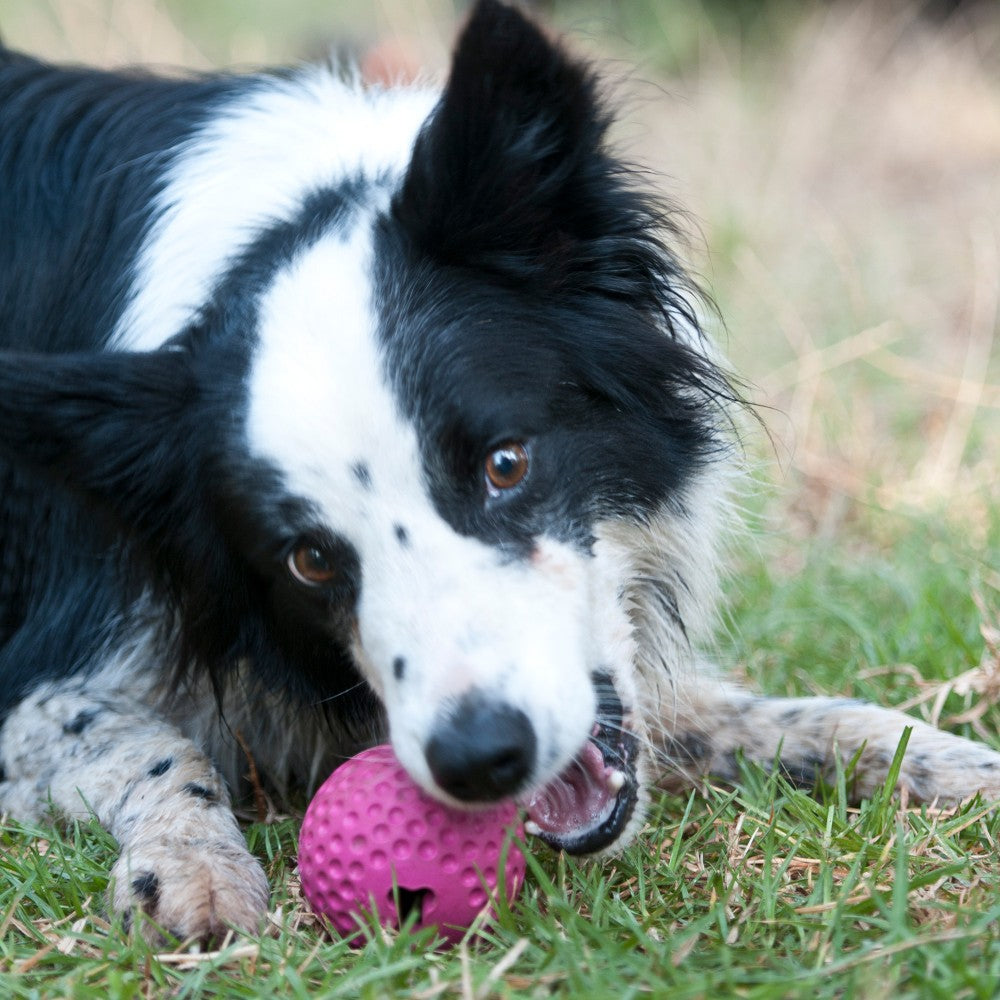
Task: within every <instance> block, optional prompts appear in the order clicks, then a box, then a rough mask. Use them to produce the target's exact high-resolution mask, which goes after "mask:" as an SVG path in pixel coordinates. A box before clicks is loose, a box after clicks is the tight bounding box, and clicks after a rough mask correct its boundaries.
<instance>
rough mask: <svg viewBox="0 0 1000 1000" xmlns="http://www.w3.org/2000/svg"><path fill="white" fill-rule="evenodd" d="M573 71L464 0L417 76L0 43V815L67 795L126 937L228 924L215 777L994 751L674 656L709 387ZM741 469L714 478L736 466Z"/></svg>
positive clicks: (708, 453)
mask: <svg viewBox="0 0 1000 1000" xmlns="http://www.w3.org/2000/svg"><path fill="white" fill-rule="evenodd" d="M611 120H612V117H611V115H610V113H609V112H608V110H607V106H606V102H605V100H604V99H603V98H602V96H601V88H600V84H599V82H598V80H597V78H596V76H595V74H594V72H593V70H592V69H591V68H590V67H589V66H588V65H586V64H585V63H584V62H582V61H580V60H578V59H576V58H575V57H573V56H572V55H569V54H567V52H566V51H564V47H563V46H562V45H561V43H558V42H556V41H553V40H550V38H549V37H548V36H547V35H546V34H545V33H544V32H543V31H541V30H540V29H539V28H538V27H536V26H535V25H534V24H533V23H532V22H531V21H530V20H529V19H528V18H526V17H525V16H523V15H522V14H520V13H519V12H517V11H516V10H514V9H512V8H510V7H508V6H505V5H502V4H501V3H499V2H497V0H481V2H479V3H478V4H477V5H476V6H475V8H474V9H473V10H472V12H471V14H470V16H469V18H468V20H467V22H466V24H465V27H464V29H463V30H462V32H461V34H460V37H459V40H458V42H457V44H456V48H455V51H454V56H453V61H452V65H451V69H450V75H449V77H448V79H447V83H446V84H445V86H444V88H443V90H441V91H435V90H432V89H430V88H427V87H423V86H419V85H418V86H410V87H405V88H399V89H390V88H378V87H374V88H372V87H369V88H365V87H364V86H361V85H359V84H358V83H357V82H356V81H354V80H351V79H345V78H343V77H342V76H341V75H338V73H336V72H334V71H333V70H332V69H330V68H329V67H314V68H306V69H296V70H293V71H287V72H276V73H258V74H252V75H229V74H218V75H207V76H199V77H187V78H171V79H166V78H158V77H155V76H151V75H143V74H141V73H110V72H99V71H94V70H90V69H83V68H56V67H52V66H49V65H45V64H43V63H41V62H38V61H36V60H34V59H32V58H30V57H28V56H25V55H20V54H15V53H13V52H10V51H3V53H2V54H0V183H2V189H0V190H2V192H3V194H2V195H0V344H2V357H0V456H2V457H0V510H2V522H0V525H2V556H0V643H2V646H0V672H2V679H3V687H2V691H3V693H2V704H0V709H2V720H3V722H2V727H0V763H2V768H3V781H2V784H0V806H2V808H3V810H4V811H5V812H6V813H8V814H10V815H12V816H15V817H19V818H22V819H28V820H30V819H38V818H43V817H45V816H46V815H48V814H49V813H50V811H53V810H54V811H55V812H56V813H59V814H62V815H65V816H68V817H89V816H95V817H96V818H97V819H98V820H99V821H100V822H101V823H102V824H103V825H104V826H105V827H106V828H107V829H108V830H109V831H110V832H111V834H112V835H113V836H114V837H115V838H116V839H117V841H118V844H119V845H120V849H121V853H120V857H119V858H118V860H117V861H116V862H115V864H114V868H113V871H112V873H111V876H112V878H111V885H112V889H111V895H112V903H113V906H114V908H115V909H116V910H117V911H119V912H121V913H123V914H124V915H125V919H126V922H131V923H134V924H135V925H137V926H139V927H140V928H141V932H142V933H156V934H159V933H161V932H163V933H167V932H169V933H170V934H172V935H174V936H176V937H177V938H181V939H188V938H196V939H211V938H217V937H219V936H221V935H223V934H224V933H226V931H227V930H228V929H231V928H232V929H236V930H239V931H248V932H253V931H254V930H255V929H256V928H258V927H259V926H260V922H261V920H262V917H263V915H264V914H265V913H266V910H267V904H268V887H267V883H266V880H265V877H264V874H263V871H262V869H261V866H260V864H259V863H258V862H257V860H255V859H254V858H253V857H252V856H251V855H250V853H249V852H248V850H247V846H246V844H245V841H244V839H243V836H242V834H241V832H240V829H239V827H238V824H237V821H236V819H235V817H234V814H233V811H232V808H231V795H234V796H241V795H243V794H245V793H246V791H247V780H246V778H245V772H246V771H247V759H248V757H249V758H250V759H252V761H253V762H254V763H255V767H256V770H257V771H258V772H259V774H260V780H261V781H262V782H264V783H265V784H266V786H267V787H268V788H270V789H271V791H272V793H274V794H285V793H287V791H288V790H289V788H291V787H292V786H303V787H305V788H306V789H309V788H312V787H314V786H315V785H316V783H317V782H318V781H319V780H321V779H322V778H324V777H325V776H326V775H327V773H329V771H330V770H331V769H332V768H333V767H334V766H335V765H336V764H337V762H338V761H340V760H342V759H344V758H345V757H346V756H348V755H350V754H352V753H354V752H356V751H357V750H358V749H360V748H362V747H364V746H367V745H371V744H373V743H376V742H379V741H381V740H384V739H389V740H391V743H392V746H393V747H394V749H395V752H396V754H397V756H398V757H399V759H400V761H401V762H402V763H403V765H404V766H405V767H406V769H407V771H408V772H409V773H410V774H411V775H412V777H413V778H414V780H415V781H416V782H418V783H419V784H420V785H421V786H422V787H423V788H425V789H426V790H427V791H428V792H429V793H431V794H432V795H434V796H436V797H437V798H438V799H440V800H442V801H444V802H447V803H451V804H453V805H459V806H462V807H465V808H474V807H476V806H477V805H482V804H486V803H492V802H496V801H498V800H507V799H514V800H516V801H517V802H518V803H519V804H520V805H521V806H522V807H523V809H524V810H525V812H526V815H527V817H528V818H527V823H526V827H525V829H526V830H527V831H528V832H529V833H530V834H532V835H533V836H536V837H539V838H541V839H542V840H543V841H545V842H547V843H548V844H550V845H551V846H553V847H554V848H556V849H560V850H565V851H568V852H571V853H576V854H594V855H601V854H604V853H607V852H611V851H614V850H616V849H618V848H619V847H620V846H621V845H622V844H624V843H626V842H628V841H629V840H630V839H631V838H633V837H634V836H635V835H636V832H637V830H638V829H639V827H640V826H641V823H642V817H643V812H644V808H645V805H646V802H647V800H648V798H649V795H650V790H651V789H652V788H654V787H655V786H657V785H660V786H668V787H671V786H679V785H684V784H685V783H690V782H692V781H696V780H698V779H699V778H701V777H703V776H706V775H712V776H714V777H716V778H718V779H719V780H723V781H735V780H737V779H738V777H739V766H740V757H741V756H742V757H745V758H746V759H747V760H750V761H755V762H757V763H759V764H761V765H762V766H765V767H768V766H773V765H774V764H775V762H776V761H778V762H779V764H778V766H780V767H781V768H782V769H783V770H784V771H785V773H786V774H787V775H788V776H790V777H791V778H792V780H796V781H801V782H803V783H806V784H812V783H813V782H814V781H815V780H816V779H817V778H818V777H824V776H826V777H830V776H831V775H832V774H833V773H834V771H835V768H836V767H837V766H838V762H846V761H849V760H851V759H852V758H854V757H855V756H857V764H856V771H855V780H856V785H857V787H856V789H855V790H856V793H857V794H858V795H864V794H866V793H868V792H870V791H871V790H872V789H873V788H874V787H876V786H877V785H879V784H880V783H882V782H883V781H884V780H885V778H886V774H887V772H888V768H889V764H890V762H891V760H892V757H893V754H894V752H895V750H896V747H897V744H898V742H899V740H900V738H901V736H903V734H904V733H905V732H906V730H907V729H909V730H911V732H910V736H909V744H908V750H907V753H906V756H905V759H904V760H903V763H902V768H901V771H900V774H899V787H900V789H901V790H905V791H906V793H907V794H908V795H909V797H910V799H911V800H920V801H926V802H938V803H952V802H956V801H958V800H961V799H963V798H965V797H966V796H969V795H972V794H974V793H977V792H982V793H984V794H986V795H990V796H995V795H997V794H998V793H1000V754H997V753H995V752H993V751H992V750H989V749H987V748H985V747H983V746H979V745H976V744H974V743H972V742H969V741H966V740H964V739H960V738H958V737H955V736H953V735H949V734H947V733H943V732H939V731H937V730H935V729H933V728H932V727H930V726H928V725H925V724H923V723H921V722H919V721H916V720H913V719H911V718H908V717H906V716H904V715H901V714H899V713H897V712H894V711H890V710H887V709H883V708H879V707H877V706H872V705H866V704H862V703H858V702H855V701H851V700H847V699H839V698H836V699H834V698H829V699H824V698H766V697H762V696H758V695H755V694H753V693H750V692H747V691H743V690H740V689H739V688H737V687H734V686H732V685H729V684H727V683H726V682H725V681H723V680H722V679H721V678H720V677H719V676H718V674H717V672H716V671H715V670H714V668H713V666H712V665H711V663H710V662H709V661H708V660H707V659H706V658H705V657H704V656H703V655H702V654H700V653H699V652H698V650H699V648H700V645H699V644H700V643H701V641H702V640H703V639H704V636H705V634H706V630H707V629H708V628H710V626H711V622H712V609H713V606H714V602H715V597H716V594H715V592H716V586H717V576H718V573H717V566H718V562H719V560H718V550H719V546H720V541H719V539H720V538H722V537H724V535H725V532H726V529H727V524H728V523H729V521H730V520H731V517H730V506H729V500H728V497H729V493H730V490H731V485H732V483H733V482H734V481H736V480H735V479H734V476H733V470H734V469H735V468H737V467H738V465H739V458H738V456H739V446H738V443H737V440H738V434H737V433H736V428H737V427H738V426H739V422H740V414H741V413H742V412H743V411H744V404H743V403H742V401H741V398H740V392H739V391H738V388H737V384H736V382H735V381H734V379H733V378H731V377H730V375H729V374H728V373H727V371H726V369H725V367H724V364H723V363H722V361H721V360H720V358H719V357H718V356H717V354H716V352H715V351H714V349H713V348H712V347H711V345H710V344H709V342H708V340H707V337H706V335H705V334H704V333H703V332H702V324H701V321H700V317H701V315H702V314H703V307H702V304H701V300H700V298H699V295H698V293H697V291H696V289H695V287H694V285H693V284H692V282H691V281H690V280H689V279H688V278H687V277H686V275H685V271H684V268H683V267H682V265H681V263H680V261H679V259H678V257H677V255H676V252H675V250H674V249H672V247H673V246H675V242H676V235H675V230H674V226H673V222H672V219H673V215H672V212H671V211H670V209H669V207H668V206H665V205H664V204H663V203H662V202H661V201H660V200H659V199H658V198H657V197H656V195H655V193H654V192H652V191H650V190H648V185H647V182H646V179H645V175H644V174H643V173H642V172H641V171H638V170H635V169H634V168H632V167H630V166H629V164H628V163H626V162H625V161H624V160H622V159H621V158H620V157H619V156H618V155H616V153H615V152H614V150H613V149H612V147H611V145H610V143H609V140H608V129H609V127H610V125H611ZM737 478H738V477H737Z"/></svg>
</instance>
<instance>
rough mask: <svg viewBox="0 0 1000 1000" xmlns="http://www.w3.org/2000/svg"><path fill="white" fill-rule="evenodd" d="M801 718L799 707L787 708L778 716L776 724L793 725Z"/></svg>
mask: <svg viewBox="0 0 1000 1000" xmlns="http://www.w3.org/2000/svg"><path fill="white" fill-rule="evenodd" d="M801 718H802V709H801V708H789V709H787V710H786V711H784V712H782V713H781V715H779V716H778V725H780V726H794V725H795V724H796V723H797V722H798V721H799V719H801Z"/></svg>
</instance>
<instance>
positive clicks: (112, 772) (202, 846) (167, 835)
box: [0, 679, 268, 940]
mask: <svg viewBox="0 0 1000 1000" xmlns="http://www.w3.org/2000/svg"><path fill="white" fill-rule="evenodd" d="M102 694H104V692H96V693H95V692H94V691H93V690H90V691H88V689H87V687H86V681H83V682H81V681H80V680H79V679H78V680H77V681H76V682H75V683H73V684H72V686H68V685H67V686H64V687H62V688H56V687H46V688H43V689H40V690H39V691H38V692H37V693H36V694H34V695H33V696H31V697H29V698H27V699H25V700H24V701H23V702H22V703H21V704H20V705H19V706H18V707H17V709H15V710H14V711H13V712H12V713H11V714H10V716H9V717H8V718H7V720H6V722H5V723H4V725H3V727H2V728H0V759H2V762H3V766H4V771H5V781H4V782H3V783H2V784H0V806H2V808H3V809H4V810H5V811H7V812H9V813H10V814H11V815H13V816H17V817H19V818H22V819H28V818H39V817H41V816H42V815H44V813H45V812H46V811H47V810H48V809H49V806H50V804H51V806H52V807H53V808H55V809H56V810H58V811H59V812H61V813H64V814H66V815H69V816H76V817H86V816H89V815H90V814H93V815H94V816H96V818H97V819H98V820H99V821H100V823H101V824H102V825H103V826H104V827H106V828H107V829H108V831H109V832H110V833H111V834H112V836H114V837H115V838H116V840H117V841H118V843H119V845H120V846H121V856H120V858H119V859H118V861H117V863H116V864H115V866H114V869H113V871H112V904H113V906H114V907H115V909H116V910H119V911H122V912H124V913H125V914H126V916H127V917H128V918H129V919H131V917H132V915H133V914H134V913H135V912H136V911H142V912H143V913H145V914H147V915H148V917H149V918H150V920H151V921H152V922H153V923H154V924H155V925H157V926H158V927H160V928H163V930H165V931H168V932H169V933H171V934H173V935H175V936H176V937H178V938H181V939H187V938H198V939H202V940H205V939H211V938H220V937H222V936H223V935H224V934H225V933H226V931H227V930H228V929H229V928H230V927H235V928H236V929H238V930H244V931H251V932H252V931H254V930H255V929H256V928H257V927H258V925H259V924H260V922H261V919H262V917H263V915H264V913H265V911H266V908H267V901H268V887H267V881H266V879H265V877H264V873H263V870H262V869H261V866H260V864H259V863H258V861H257V860H256V859H255V858H254V857H253V856H252V855H251V854H250V853H249V851H248V850H247V847H246V843H245V841H244V839H243V835H242V834H241V832H240V830H239V827H238V825H237V823H236V819H235V817H234V816H233V813H232V811H231V809H230V804H229V795H228V792H227V791H226V789H225V787H224V785H223V783H222V781H221V779H220V778H219V776H218V774H217V772H216V770H215V768H214V767H213V766H212V764H211V762H210V761H209V760H208V758H207V757H206V756H205V755H204V754H202V753H201V752H200V751H198V750H197V749H196V748H195V747H194V746H193V745H192V743H191V742H190V741H189V740H188V739H186V738H185V737H184V736H183V735H182V734H181V733H180V732H178V731H177V730H176V729H175V728H173V727H172V726H170V725H168V724H166V723H164V722H162V721H160V720H159V719H158V718H156V717H155V716H154V714H153V713H152V712H151V710H150V709H149V708H147V707H146V706H144V705H142V704H141V703H138V702H135V701H130V700H128V699H126V698H124V697H123V696H122V695H121V694H120V693H116V694H115V697H114V698H113V699H112V698H109V697H102ZM143 933H144V934H146V935H147V936H150V937H154V938H155V937H156V936H157V934H158V932H157V931H156V930H155V929H154V928H153V927H152V926H150V925H149V924H148V922H146V921H143Z"/></svg>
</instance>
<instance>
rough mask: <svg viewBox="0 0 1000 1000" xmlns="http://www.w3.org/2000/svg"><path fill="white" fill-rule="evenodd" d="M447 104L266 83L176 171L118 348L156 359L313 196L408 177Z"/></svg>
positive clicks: (330, 81) (316, 85) (419, 92)
mask: <svg viewBox="0 0 1000 1000" xmlns="http://www.w3.org/2000/svg"><path fill="white" fill-rule="evenodd" d="M436 99H437V94H436V93H435V92H434V91H432V90H430V89H422V88H412V89H394V90H389V91H383V90H377V89H376V90H362V89H361V88H360V87H352V86H351V85H350V84H348V83H344V82H343V81H341V80H339V79H337V77H336V76H334V74H333V73H332V71H330V70H328V69H325V68H310V69H308V70H303V71H302V72H300V73H298V74H296V75H295V76H294V77H291V78H289V79H273V78H262V80H261V83H260V86H259V87H258V89H256V90H255V91H252V92H251V93H249V94H247V93H245V92H244V93H242V94H241V95H240V96H239V97H238V98H234V99H233V100H232V101H231V102H230V104H229V105H228V107H225V108H223V109H221V110H220V111H219V112H218V113H217V114H215V115H213V116H212V117H211V119H210V120H209V121H208V122H207V123H206V125H205V126H204V127H203V128H202V129H201V130H200V131H199V132H198V133H197V134H196V135H195V136H194V137H193V138H192V139H191V140H190V141H189V143H188V144H187V147H186V148H185V149H184V150H183V151H182V152H181V153H180V154H179V156H178V157H177V159H176V160H175V161H174V163H173V165H172V166H171V167H170V169H169V170H168V172H167V175H166V178H165V186H164V188H163V191H162V192H161V194H160V196H159V197H158V198H157V204H156V211H157V214H158V218H157V221H156V223H155V224H154V225H153V227H152V228H151V230H150V233H149V235H148V236H147V238H146V240H145V242H144V245H143V247H142V250H141V251H140V255H139V259H138V261H137V264H136V272H135V277H134V281H133V291H132V294H131V297H130V300H129V302H128V304H127V306H126V308H125V311H124V313H123V315H122V318H121V320H120V322H119V324H118V327H117V330H116V333H115V336H114V341H113V342H114V344H115V346H117V347H120V348H122V349H130V350H152V349H154V348H156V347H159V346H160V345H161V344H162V343H163V342H164V341H165V340H167V339H168V338H170V337H172V336H173V335H174V334H176V333H177V332H178V331H179V330H181V329H183V327H184V326H185V325H186V324H187V323H188V322H190V320H191V319H192V318H193V317H194V316H195V315H196V314H197V311H198V309H199V308H200V306H201V305H202V304H203V303H204V301H205V299H206V297H207V296H208V294H209V292H210V291H211V289H212V286H213V285H214V284H215V282H216V281H217V280H218V279H219V277H220V276H221V275H222V273H223V272H224V271H225V268H226V265H227V263H228V262H230V261H231V260H232V259H233V257H234V256H235V255H236V254H238V253H239V252H240V250H241V249H243V248H244V247H246V246H247V244H248V243H249V242H250V241H251V240H252V239H253V238H254V237H255V236H256V235H257V233H258V232H259V231H260V230H261V229H262V228H265V227H267V226H269V225H271V224H273V223H274V222H276V221H280V220H284V219H288V218H291V217H293V216H294V215H295V214H296V213H297V212H298V210H299V209H300V208H301V205H302V199H303V197H304V196H306V195H308V194H309V193H310V192H311V191H314V190H318V189H321V188H323V187H326V186H329V185H336V184H337V183H339V182H340V181H342V180H343V179H344V178H350V177H358V178H368V179H376V178H380V177H385V176H389V175H398V174H399V173H400V172H401V171H403V170H404V169H405V167H406V165H407V163H408V162H409V158H410V153H411V150H412V147H413V142H414V139H415V138H416V134H417V131H418V130H419V128H420V125H421V124H422V123H423V122H424V120H425V119H426V118H427V116H428V114H429V113H430V111H431V109H432V107H433V105H434V102H435V100H436Z"/></svg>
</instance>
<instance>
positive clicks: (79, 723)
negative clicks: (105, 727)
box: [63, 708, 101, 736]
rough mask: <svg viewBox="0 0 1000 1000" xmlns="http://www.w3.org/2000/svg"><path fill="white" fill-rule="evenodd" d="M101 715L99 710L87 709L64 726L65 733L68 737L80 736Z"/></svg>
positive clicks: (78, 713)
mask: <svg viewBox="0 0 1000 1000" xmlns="http://www.w3.org/2000/svg"><path fill="white" fill-rule="evenodd" d="M100 714H101V710H100V709H99V708H85V709H83V711H81V712H77V714H76V716H75V717H74V718H72V719H71V720H70V721H69V722H66V723H64V724H63V732H64V733H65V734H66V735H67V736H79V735H80V734H81V733H82V732H83V731H84V730H85V729H87V728H89V726H90V724H91V723H92V722H93V721H94V720H95V719H96V718H97V717H98V716H99V715H100Z"/></svg>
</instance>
